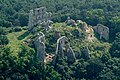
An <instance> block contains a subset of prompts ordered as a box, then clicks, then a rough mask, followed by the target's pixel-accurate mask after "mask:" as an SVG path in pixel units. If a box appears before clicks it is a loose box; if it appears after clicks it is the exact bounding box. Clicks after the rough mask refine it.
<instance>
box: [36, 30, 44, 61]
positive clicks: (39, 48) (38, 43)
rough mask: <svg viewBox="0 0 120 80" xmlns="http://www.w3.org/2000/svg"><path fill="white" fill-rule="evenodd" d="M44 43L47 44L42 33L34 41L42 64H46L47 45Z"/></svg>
mask: <svg viewBox="0 0 120 80" xmlns="http://www.w3.org/2000/svg"><path fill="white" fill-rule="evenodd" d="M44 42H45V35H44V34H43V33H42V32H40V33H39V34H38V35H37V38H36V40H35V41H34V44H35V48H36V51H37V55H36V57H37V58H38V59H39V60H41V61H42V62H44V58H45V43H44Z"/></svg>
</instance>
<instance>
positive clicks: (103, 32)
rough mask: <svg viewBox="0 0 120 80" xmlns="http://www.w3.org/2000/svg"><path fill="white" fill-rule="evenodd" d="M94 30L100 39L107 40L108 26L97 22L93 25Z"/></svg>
mask: <svg viewBox="0 0 120 80" xmlns="http://www.w3.org/2000/svg"><path fill="white" fill-rule="evenodd" d="M94 30H95V32H97V33H98V34H99V35H100V39H102V38H104V39H105V40H106V41H108V40H109V28H108V27H106V26H104V25H102V24H98V25H97V26H94Z"/></svg>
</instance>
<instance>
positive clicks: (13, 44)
mask: <svg viewBox="0 0 120 80" xmlns="http://www.w3.org/2000/svg"><path fill="white" fill-rule="evenodd" d="M26 32H27V31H26V30H22V31H20V32H12V33H9V34H7V37H8V39H9V44H8V45H7V46H8V47H10V49H11V52H12V53H13V55H15V56H17V53H18V51H19V47H20V45H21V44H22V41H23V40H25V39H27V38H28V37H29V36H30V35H26ZM24 34H25V36H23V35H24ZM21 36H23V37H22V38H21V39H19V37H21Z"/></svg>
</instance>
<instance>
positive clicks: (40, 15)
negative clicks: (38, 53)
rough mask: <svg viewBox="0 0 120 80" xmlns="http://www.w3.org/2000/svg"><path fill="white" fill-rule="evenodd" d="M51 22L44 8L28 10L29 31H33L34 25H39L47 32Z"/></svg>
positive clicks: (49, 15) (48, 13)
mask: <svg viewBox="0 0 120 80" xmlns="http://www.w3.org/2000/svg"><path fill="white" fill-rule="evenodd" d="M51 22H52V21H51V13H50V12H47V11H46V8H45V7H40V8H36V9H33V10H30V13H29V23H28V26H29V31H31V30H33V28H34V26H36V25H41V26H43V27H44V28H45V29H46V30H48V29H49V28H50V27H49V25H50V24H51Z"/></svg>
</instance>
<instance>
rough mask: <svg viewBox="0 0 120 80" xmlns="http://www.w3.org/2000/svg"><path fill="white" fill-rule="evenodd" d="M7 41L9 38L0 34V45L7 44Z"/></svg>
mask: <svg viewBox="0 0 120 80" xmlns="http://www.w3.org/2000/svg"><path fill="white" fill-rule="evenodd" d="M8 43H9V40H8V38H7V36H4V35H0V45H7V44H8Z"/></svg>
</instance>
